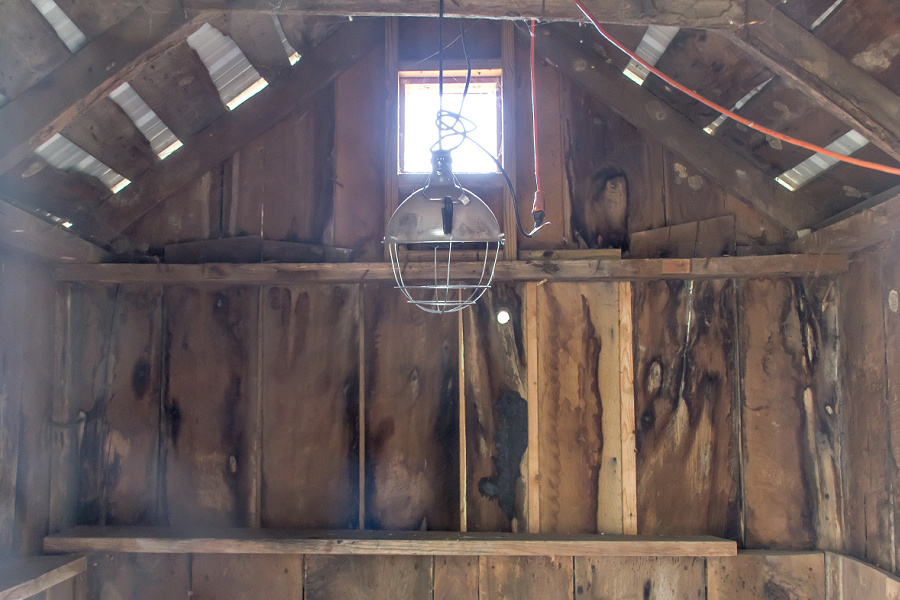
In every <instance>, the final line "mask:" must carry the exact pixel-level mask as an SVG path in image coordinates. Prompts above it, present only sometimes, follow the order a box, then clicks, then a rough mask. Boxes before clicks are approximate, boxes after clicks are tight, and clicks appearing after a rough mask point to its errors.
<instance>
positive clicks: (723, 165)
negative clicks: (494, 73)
mask: <svg viewBox="0 0 900 600" xmlns="http://www.w3.org/2000/svg"><path fill="white" fill-rule="evenodd" d="M546 30H547V35H540V36H538V40H537V53H538V54H539V55H540V56H541V57H542V58H544V59H546V60H548V61H549V62H550V63H551V64H553V65H555V66H556V67H557V68H559V69H560V70H561V71H562V72H564V73H566V75H568V76H569V77H570V78H572V79H573V80H574V81H577V82H578V83H580V84H581V85H582V86H584V87H585V89H587V91H588V92H589V93H590V94H592V95H593V96H594V97H596V98H598V99H599V100H600V101H602V102H603V103H604V104H606V105H607V106H608V107H609V108H610V109H612V110H613V111H614V112H615V113H617V114H618V115H619V116H621V117H622V118H623V119H625V120H626V121H628V122H629V123H631V124H632V125H634V126H635V127H637V128H638V129H640V130H642V131H643V132H644V133H645V134H647V135H648V136H649V137H651V138H653V139H655V140H657V141H658V142H659V143H661V144H662V145H663V146H665V147H666V148H668V149H670V150H672V151H673V152H676V153H678V154H680V155H681V156H683V157H684V158H685V159H686V160H688V161H689V162H691V163H693V164H694V166H695V167H697V168H698V169H699V170H700V171H701V172H702V173H704V174H705V175H706V176H707V177H709V178H710V179H712V180H713V181H715V182H717V183H718V184H719V185H721V186H722V187H724V188H725V189H726V190H727V191H729V192H731V193H732V194H734V195H735V196H737V197H738V198H740V199H741V200H742V201H744V202H745V203H746V204H748V205H749V206H751V207H752V208H754V209H755V210H757V211H758V212H760V213H762V214H764V215H765V216H767V217H768V218H770V219H772V220H773V221H775V222H776V223H778V224H779V225H781V226H782V227H784V228H786V229H788V230H790V231H797V230H800V229H804V228H807V227H810V226H811V225H813V224H815V223H818V222H819V221H820V220H821V219H822V218H823V214H822V213H821V211H820V210H819V209H818V208H817V207H816V206H815V204H814V203H813V202H812V201H811V200H810V199H809V198H807V197H806V196H805V195H804V194H802V193H797V192H794V193H792V192H789V191H787V190H786V189H784V188H783V187H781V186H780V185H778V184H777V183H776V182H775V179H774V178H773V177H771V176H769V175H768V174H766V173H764V172H762V171H761V170H760V169H758V168H757V167H756V166H755V165H753V164H752V163H751V162H750V161H748V160H747V159H745V158H743V157H741V156H738V155H737V154H735V153H734V152H733V151H732V150H731V149H730V148H728V147H727V146H725V145H724V144H723V143H722V142H720V141H719V140H717V139H716V138H714V137H712V136H709V135H707V134H706V133H704V132H703V130H702V129H701V128H700V127H699V126H697V125H696V124H695V123H692V122H691V121H690V120H688V119H687V118H685V117H683V116H682V115H681V114H680V113H678V112H677V111H676V110H675V109H673V108H671V107H669V106H667V105H665V104H664V103H663V102H662V101H661V100H660V99H659V98H657V97H656V96H654V95H653V94H652V93H651V92H649V91H647V90H645V89H644V88H643V87H641V86H638V85H635V84H634V83H632V82H631V81H629V80H628V79H626V78H625V76H624V75H622V74H621V73H620V72H619V71H618V69H616V68H615V67H614V66H612V65H611V64H608V63H607V62H606V61H604V60H603V59H602V58H600V57H599V56H598V55H596V54H594V53H593V52H592V51H591V50H589V49H588V48H587V47H586V46H587V45H584V44H580V43H578V40H576V39H574V38H572V37H571V36H570V35H569V34H568V32H567V31H565V30H564V29H561V27H560V26H559V25H554V26H551V27H549V28H546Z"/></svg>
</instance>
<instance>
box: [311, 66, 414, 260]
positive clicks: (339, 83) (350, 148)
mask: <svg viewBox="0 0 900 600" xmlns="http://www.w3.org/2000/svg"><path fill="white" fill-rule="evenodd" d="M384 52H385V51H384V50H383V49H381V48H376V49H374V50H372V52H370V53H369V54H368V55H367V56H365V57H363V58H362V59H360V60H359V62H357V63H356V64H355V65H353V66H352V67H350V68H349V69H347V70H346V71H345V72H344V73H341V74H340V75H339V76H338V78H337V80H336V81H335V99H334V102H335V109H334V110H335V130H334V173H335V186H334V211H333V215H332V220H333V224H332V230H333V232H334V235H333V238H334V240H333V243H334V245H335V246H338V247H341V248H353V249H354V250H355V251H356V252H355V255H354V257H355V259H356V260H359V261H377V260H380V257H381V256H382V253H383V249H382V247H381V240H382V238H383V237H384V224H385V223H386V221H385V220H384V218H383V215H384V211H385V197H384V195H383V194H384V190H385V189H386V188H385V177H386V171H385V164H393V166H394V170H395V171H396V167H397V165H396V164H395V163H396V158H395V157H396V153H395V154H385V137H386V135H385V134H386V127H389V126H391V124H393V126H394V127H396V117H394V119H393V120H389V121H388V122H387V125H386V123H385V120H384V119H385V115H386V113H385V111H383V110H382V107H384V106H385V102H386V96H387V93H388V92H387V89H386V88H385V83H384V82H385V77H386V75H385V56H384ZM396 86H397V81H396V73H395V74H394V87H396ZM360 115H366V118H365V119H360V118H359V116H360ZM389 175H390V174H387V176H389ZM394 177H396V173H395V174H394ZM389 217H390V215H388V218H389ZM326 241H327V240H326Z"/></svg>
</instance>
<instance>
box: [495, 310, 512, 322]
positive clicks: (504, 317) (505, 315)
mask: <svg viewBox="0 0 900 600" xmlns="http://www.w3.org/2000/svg"><path fill="white" fill-rule="evenodd" d="M497 322H498V323H500V324H501V325H506V324H507V323H509V311H508V310H499V311H497Z"/></svg>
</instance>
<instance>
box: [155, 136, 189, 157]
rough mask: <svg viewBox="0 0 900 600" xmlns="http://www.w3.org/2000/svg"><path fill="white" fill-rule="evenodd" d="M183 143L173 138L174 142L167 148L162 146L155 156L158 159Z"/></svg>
mask: <svg viewBox="0 0 900 600" xmlns="http://www.w3.org/2000/svg"><path fill="white" fill-rule="evenodd" d="M183 145H184V144H182V143H181V140H175V142H174V143H173V144H172V145H171V146H169V147H168V148H164V149H163V150H162V151H161V152H160V153H159V154H157V156H159V160H162V159H164V158H165V157H167V156H168V155H170V154H172V153H173V152H175V151H176V150H178V149H179V148H181V147H182V146H183Z"/></svg>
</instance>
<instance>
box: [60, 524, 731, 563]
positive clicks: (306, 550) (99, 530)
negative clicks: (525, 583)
mask: <svg viewBox="0 0 900 600" xmlns="http://www.w3.org/2000/svg"><path fill="white" fill-rule="evenodd" d="M44 550H46V551H48V552H69V551H84V552H91V551H106V552H146V553H166V554H173V553H174V554H178V553H181V554H184V553H203V554H380V555H388V554H401V555H428V556H430V555H439V556H451V555H458V556H472V555H491V556H735V555H736V554H737V544H736V543H735V542H733V541H730V540H724V539H721V538H716V537H711V536H693V537H680V538H661V537H649V536H627V535H602V534H600V535H553V534H514V533H458V532H433V531H426V532H418V531H402V532H392V531H282V530H273V529H216V530H185V529H173V528H168V527H158V528H154V527H75V528H73V529H69V530H66V531H63V532H60V533H57V534H55V535H51V536H48V537H46V538H44Z"/></svg>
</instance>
